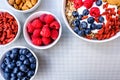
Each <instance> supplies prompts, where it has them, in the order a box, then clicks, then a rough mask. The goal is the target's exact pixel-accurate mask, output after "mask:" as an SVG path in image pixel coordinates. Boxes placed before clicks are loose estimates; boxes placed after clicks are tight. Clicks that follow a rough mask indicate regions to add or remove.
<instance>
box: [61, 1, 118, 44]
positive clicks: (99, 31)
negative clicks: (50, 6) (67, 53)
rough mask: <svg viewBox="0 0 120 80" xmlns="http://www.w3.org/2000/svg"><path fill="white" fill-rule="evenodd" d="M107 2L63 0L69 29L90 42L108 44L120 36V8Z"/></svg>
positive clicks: (63, 10)
mask: <svg viewBox="0 0 120 80" xmlns="http://www.w3.org/2000/svg"><path fill="white" fill-rule="evenodd" d="M105 1H106V0H63V6H62V14H63V18H64V21H65V23H66V25H67V27H68V29H69V30H70V31H71V32H72V33H73V34H74V35H76V36H77V37H78V38H80V39H82V40H85V41H88V42H95V43H101V42H108V41H111V40H114V39H116V38H118V37H119V36H120V18H119V17H120V8H119V6H117V5H113V4H110V3H109V2H107V1H106V2H105Z"/></svg>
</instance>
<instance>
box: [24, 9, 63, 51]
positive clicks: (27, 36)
mask: <svg viewBox="0 0 120 80" xmlns="http://www.w3.org/2000/svg"><path fill="white" fill-rule="evenodd" d="M42 14H51V15H53V16H54V17H55V19H56V20H57V21H58V22H59V24H60V29H59V35H58V37H57V39H56V40H55V41H53V42H52V43H51V44H49V45H46V46H36V45H34V44H33V43H32V41H31V39H30V37H29V34H28V32H27V29H26V27H27V24H28V23H30V22H31V21H32V20H33V19H35V18H37V17H40V15H42ZM61 33H62V26H61V23H60V21H59V19H58V18H57V17H56V16H55V15H54V14H52V13H50V12H47V11H39V12H35V13H33V14H32V15H30V16H29V17H28V18H27V20H26V22H25V24H24V28H23V34H24V38H25V40H26V42H27V43H28V44H29V45H30V46H32V47H34V48H36V49H48V48H51V47H52V46H54V45H55V44H56V43H57V42H58V40H59V39H60V37H61Z"/></svg>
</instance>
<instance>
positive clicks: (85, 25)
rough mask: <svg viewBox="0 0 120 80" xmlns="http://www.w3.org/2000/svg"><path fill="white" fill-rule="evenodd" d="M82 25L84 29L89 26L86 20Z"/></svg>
mask: <svg viewBox="0 0 120 80" xmlns="http://www.w3.org/2000/svg"><path fill="white" fill-rule="evenodd" d="M80 27H81V28H82V29H86V28H87V27H88V24H87V22H85V21H83V22H81V24H80Z"/></svg>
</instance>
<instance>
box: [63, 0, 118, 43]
mask: <svg viewBox="0 0 120 80" xmlns="http://www.w3.org/2000/svg"><path fill="white" fill-rule="evenodd" d="M65 6H66V0H62V16H63V19H64V22H65V24H66V25H67V28H68V29H69V30H70V31H71V32H72V33H73V34H74V35H75V36H77V37H78V38H80V39H82V40H84V41H87V42H94V43H102V42H108V41H112V40H114V39H116V38H118V37H119V36H120V32H118V33H117V34H116V35H115V36H113V37H111V38H109V39H105V40H90V39H87V38H84V37H80V36H79V35H78V34H76V33H75V32H74V31H73V29H72V28H71V27H70V25H69V23H68V21H67V18H66V15H65Z"/></svg>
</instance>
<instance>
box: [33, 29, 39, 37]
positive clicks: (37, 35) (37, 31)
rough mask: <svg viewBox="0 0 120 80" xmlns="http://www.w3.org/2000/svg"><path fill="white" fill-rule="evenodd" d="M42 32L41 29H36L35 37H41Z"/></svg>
mask: <svg viewBox="0 0 120 80" xmlns="http://www.w3.org/2000/svg"><path fill="white" fill-rule="evenodd" d="M40 32H41V30H40V29H35V30H34V32H33V37H40Z"/></svg>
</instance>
